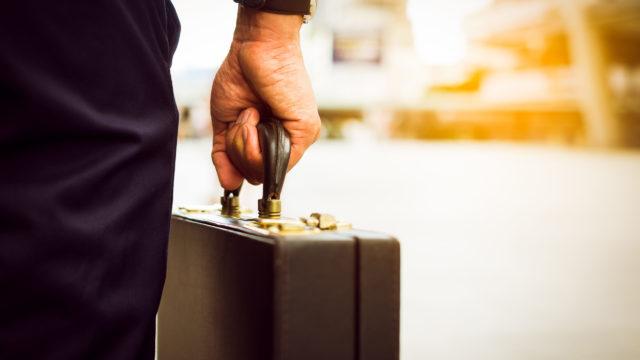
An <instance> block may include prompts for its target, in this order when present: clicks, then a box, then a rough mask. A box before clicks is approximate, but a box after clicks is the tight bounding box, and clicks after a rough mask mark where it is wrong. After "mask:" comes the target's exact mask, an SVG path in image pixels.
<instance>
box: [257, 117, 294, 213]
mask: <svg viewBox="0 0 640 360" xmlns="http://www.w3.org/2000/svg"><path fill="white" fill-rule="evenodd" d="M258 138H259V141H260V150H261V151H262V156H263V157H264V184H263V186H262V199H263V200H265V201H266V200H273V199H280V193H281V192H282V186H283V185H284V179H285V177H286V176H287V168H288V166H289V157H290V156H291V140H290V139H289V134H288V133H287V131H286V130H285V128H284V126H283V125H282V122H281V120H278V119H275V118H272V117H263V118H262V119H261V121H260V123H259V124H258Z"/></svg>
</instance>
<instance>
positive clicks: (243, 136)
mask: <svg viewBox="0 0 640 360" xmlns="http://www.w3.org/2000/svg"><path fill="white" fill-rule="evenodd" d="M259 122H260V113H259V112H258V110H257V109H255V108H252V107H251V108H247V109H245V110H244V111H242V112H241V113H240V115H239V116H238V119H237V120H236V121H235V122H233V123H232V124H230V126H229V131H228V132H227V136H226V145H227V154H228V155H229V158H230V159H231V162H232V163H233V165H234V166H235V167H236V168H237V169H238V171H239V172H240V174H242V176H243V177H244V178H245V179H247V181H249V182H250V183H251V184H253V185H257V184H260V183H261V182H262V172H263V169H262V167H263V165H262V154H261V152H260V143H259V140H258V129H257V126H258V123H259Z"/></svg>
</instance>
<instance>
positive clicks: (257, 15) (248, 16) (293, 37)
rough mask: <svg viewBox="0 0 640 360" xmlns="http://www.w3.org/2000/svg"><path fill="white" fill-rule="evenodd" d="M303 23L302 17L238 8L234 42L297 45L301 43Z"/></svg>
mask: <svg viewBox="0 0 640 360" xmlns="http://www.w3.org/2000/svg"><path fill="white" fill-rule="evenodd" d="M302 23H303V18H302V16H300V15H284V14H274V13H269V12H263V11H257V10H253V9H249V8H246V7H244V6H238V17H237V20H236V29H235V32H234V35H233V40H234V41H235V42H246V41H265V42H280V43H283V42H284V43H295V44H297V43H299V42H300V28H301V27H302Z"/></svg>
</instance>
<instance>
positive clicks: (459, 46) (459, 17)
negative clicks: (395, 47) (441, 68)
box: [407, 0, 490, 65]
mask: <svg viewBox="0 0 640 360" xmlns="http://www.w3.org/2000/svg"><path fill="white" fill-rule="evenodd" d="M489 2H490V0H455V1H448V0H409V3H408V6H407V12H408V13H407V15H408V17H409V20H410V21H411V27H412V30H413V37H414V41H415V47H416V51H417V53H418V56H419V57H420V59H421V61H422V62H423V63H424V64H426V65H454V64H457V63H460V62H462V61H463V60H464V57H465V55H466V52H467V37H466V34H465V32H464V19H465V17H466V16H467V15H469V14H470V13H471V12H473V11H475V10H477V9H479V8H481V7H483V6H485V5H486V4H487V3H489Z"/></svg>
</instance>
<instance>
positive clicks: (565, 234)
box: [176, 140, 640, 360]
mask: <svg viewBox="0 0 640 360" xmlns="http://www.w3.org/2000/svg"><path fill="white" fill-rule="evenodd" d="M209 146H210V142H209V141H208V140H204V141H201V142H195V143H183V144H181V145H180V147H179V152H178V174H177V178H176V199H177V200H176V203H185V202H186V203H202V202H204V201H206V200H208V199H210V198H211V197H213V196H219V192H218V191H219V189H218V188H217V180H216V179H215V173H214V172H213V170H212V168H211V165H210V163H209ZM332 174H340V176H339V177H337V176H332ZM243 190H244V194H243V196H242V198H243V202H244V204H245V205H247V206H250V207H253V208H255V207H256V199H257V198H258V197H259V195H260V189H259V188H251V187H250V186H246V187H245V189H243ZM284 208H285V212H286V213H289V214H307V213H310V212H311V211H326V212H331V213H334V214H335V215H336V216H338V217H339V218H342V219H344V220H349V221H352V222H353V223H355V224H356V225H358V227H360V228H367V229H374V230H381V231H384V232H389V233H392V234H393V235H396V236H397V237H398V239H400V241H401V243H402V317H401V321H402V323H401V340H402V349H401V351H402V358H403V359H405V360H410V359H411V360H413V359H416V360H422V359H429V360H439V359H443V360H445V359H446V360H449V359H451V360H453V359H492V360H501V359H563V360H567V359H576V360H577V359H580V360H585V359H638V358H640V285H639V283H640V281H639V280H638V274H640V261H639V260H638V259H640V235H639V234H640V153H603V152H594V151H575V150H563V149H561V148H540V147H523V146H515V145H502V144H485V145H477V144H465V143H459V144H455V143H442V144H428V143H412V142H407V143H400V142H393V143H382V144H377V143H373V142H368V141H361V142H357V143H337V142H336V143H331V142H321V143H319V144H317V145H316V146H315V147H314V148H312V149H311V151H310V152H309V153H308V154H306V155H305V157H304V158H303V160H302V161H301V163H300V166H299V167H297V168H296V169H295V170H294V171H293V172H292V173H291V174H290V176H289V177H288V179H287V181H286V183H285V187H284Z"/></svg>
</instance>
